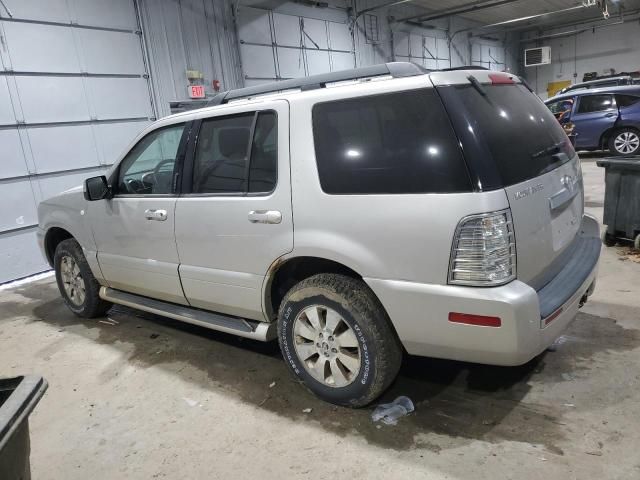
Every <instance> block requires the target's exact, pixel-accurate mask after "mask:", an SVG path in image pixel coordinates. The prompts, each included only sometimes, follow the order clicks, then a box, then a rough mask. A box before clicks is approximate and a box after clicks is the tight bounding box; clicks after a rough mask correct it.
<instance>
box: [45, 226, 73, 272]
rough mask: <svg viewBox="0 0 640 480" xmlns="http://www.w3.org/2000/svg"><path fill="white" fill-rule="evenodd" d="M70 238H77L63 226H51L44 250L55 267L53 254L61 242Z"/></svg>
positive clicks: (50, 263)
mask: <svg viewBox="0 0 640 480" xmlns="http://www.w3.org/2000/svg"><path fill="white" fill-rule="evenodd" d="M69 238H75V237H74V236H73V235H72V234H71V233H70V232H69V231H68V230H66V229H64V228H62V227H51V228H49V229H48V230H47V233H46V234H45V236H44V252H45V255H46V257H47V262H48V263H49V265H50V266H51V267H53V256H54V255H55V253H56V248H57V247H58V245H59V244H60V242H62V241H64V240H67V239H69Z"/></svg>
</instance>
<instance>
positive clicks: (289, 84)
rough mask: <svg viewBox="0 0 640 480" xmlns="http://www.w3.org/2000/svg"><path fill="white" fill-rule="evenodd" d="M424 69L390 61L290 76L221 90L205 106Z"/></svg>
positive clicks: (401, 75)
mask: <svg viewBox="0 0 640 480" xmlns="http://www.w3.org/2000/svg"><path fill="white" fill-rule="evenodd" d="M428 72H429V70H426V69H424V68H422V67H420V66H419V65H416V64H415V63H410V62H390V63H382V64H379V65H371V66H368V67H360V68H353V69H350V70H341V71H339V72H331V73H322V74H320V75H311V76H309V77H302V78H292V79H290V80H282V81H279V82H272V83H267V84H264V85H256V86H255V87H246V88H239V89H237V90H228V91H226V92H221V93H219V94H217V95H216V96H215V97H213V98H212V99H211V100H210V101H209V103H208V104H207V106H209V107H212V106H215V105H221V104H223V103H227V102H229V101H231V100H236V99H238V98H246V97H252V96H255V95H261V94H265V93H272V92H280V91H282V90H293V89H298V88H299V89H300V90H303V91H305V90H315V89H317V88H324V87H326V85H327V83H335V82H344V81H348V80H358V79H361V78H368V77H379V76H384V75H391V76H392V77H394V78H402V77H413V76H416V75H423V74H425V73H428Z"/></svg>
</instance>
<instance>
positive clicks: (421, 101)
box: [313, 89, 471, 194]
mask: <svg viewBox="0 0 640 480" xmlns="http://www.w3.org/2000/svg"><path fill="white" fill-rule="evenodd" d="M313 135H314V143H315V152H316V161H317V165H318V174H319V177H320V184H321V186H322V189H323V190H324V191H325V192H326V193H329V194H385V193H445V192H463V191H470V190H471V185H470V180H469V175H468V172H467V170H466V165H465V163H464V159H463V158H462V153H461V151H460V147H459V145H458V142H457V139H456V136H455V134H454V132H453V128H452V127H451V124H450V123H449V120H448V117H447V114H446V112H445V110H444V107H443V105H442V102H441V101H440V99H439V97H438V94H437V93H436V92H435V91H434V90H433V89H421V90H413V91H405V92H399V93H390V94H384V95H376V96H368V97H359V98H352V99H348V100H338V101H332V102H327V103H320V104H317V105H315V106H314V108H313Z"/></svg>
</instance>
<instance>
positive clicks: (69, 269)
mask: <svg viewBox="0 0 640 480" xmlns="http://www.w3.org/2000/svg"><path fill="white" fill-rule="evenodd" d="M60 276H61V277H62V285H63V287H64V291H65V293H66V294H67V298H69V300H70V301H71V303H73V304H74V305H76V306H78V307H79V306H81V305H82V304H83V303H84V300H85V298H86V296H87V293H86V287H85V283H84V279H83V278H82V274H81V273H80V267H79V266H78V263H77V262H76V261H75V259H74V258H73V257H71V256H68V255H65V256H64V257H62V260H61V261H60Z"/></svg>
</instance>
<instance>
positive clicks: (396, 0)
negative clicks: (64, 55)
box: [0, 0, 413, 18]
mask: <svg viewBox="0 0 640 480" xmlns="http://www.w3.org/2000/svg"><path fill="white" fill-rule="evenodd" d="M1 1H2V0H0V2H1ZM412 1H413V0H393V1H391V2H386V3H381V4H380V5H376V6H375V7H369V8H365V9H364V10H360V11H359V12H356V18H357V17H359V16H360V15H362V14H365V13H368V12H373V11H374V10H378V9H379V8H388V7H393V6H395V5H401V4H403V3H409V2H412Z"/></svg>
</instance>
